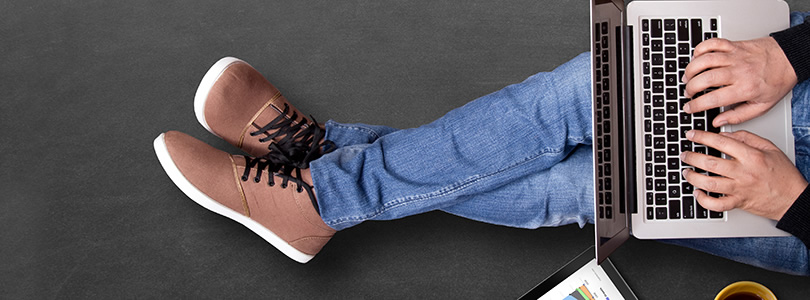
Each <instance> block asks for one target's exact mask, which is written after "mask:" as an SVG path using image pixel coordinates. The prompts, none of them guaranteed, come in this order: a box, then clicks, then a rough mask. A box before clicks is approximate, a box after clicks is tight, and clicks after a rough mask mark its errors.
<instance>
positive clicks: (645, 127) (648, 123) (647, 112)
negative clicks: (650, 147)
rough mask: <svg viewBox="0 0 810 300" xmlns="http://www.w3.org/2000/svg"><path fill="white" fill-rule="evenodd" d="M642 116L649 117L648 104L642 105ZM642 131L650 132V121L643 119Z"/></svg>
mask: <svg viewBox="0 0 810 300" xmlns="http://www.w3.org/2000/svg"><path fill="white" fill-rule="evenodd" d="M644 117H645V118H649V117H650V106H649V105H647V106H644ZM644 132H646V133H650V132H652V121H650V120H644Z"/></svg>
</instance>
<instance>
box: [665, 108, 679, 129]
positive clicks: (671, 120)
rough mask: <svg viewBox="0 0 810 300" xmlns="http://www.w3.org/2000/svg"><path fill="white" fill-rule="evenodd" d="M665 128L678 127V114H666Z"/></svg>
mask: <svg viewBox="0 0 810 300" xmlns="http://www.w3.org/2000/svg"><path fill="white" fill-rule="evenodd" d="M677 107H678V106H677V105H675V109H676V110H675V113H677V112H678V111H677ZM667 128H673V129H674V128H678V116H668V117H667Z"/></svg>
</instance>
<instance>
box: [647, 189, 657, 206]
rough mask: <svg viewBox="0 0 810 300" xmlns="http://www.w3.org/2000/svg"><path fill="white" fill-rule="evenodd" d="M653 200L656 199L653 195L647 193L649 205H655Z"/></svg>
mask: <svg viewBox="0 0 810 300" xmlns="http://www.w3.org/2000/svg"><path fill="white" fill-rule="evenodd" d="M653 199H655V196H653V193H650V192H647V205H653V203H654V202H653Z"/></svg>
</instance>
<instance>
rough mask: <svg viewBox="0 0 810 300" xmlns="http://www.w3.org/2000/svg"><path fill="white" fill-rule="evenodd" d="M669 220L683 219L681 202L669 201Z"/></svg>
mask: <svg viewBox="0 0 810 300" xmlns="http://www.w3.org/2000/svg"><path fill="white" fill-rule="evenodd" d="M669 218H670V219H680V218H681V202H680V201H677V200H673V201H669Z"/></svg>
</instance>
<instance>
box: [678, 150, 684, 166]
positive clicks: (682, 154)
mask: <svg viewBox="0 0 810 300" xmlns="http://www.w3.org/2000/svg"><path fill="white" fill-rule="evenodd" d="M678 158H680V159H681V161H683V159H684V158H686V152H681V155H678ZM684 171H686V169H684Z"/></svg>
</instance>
